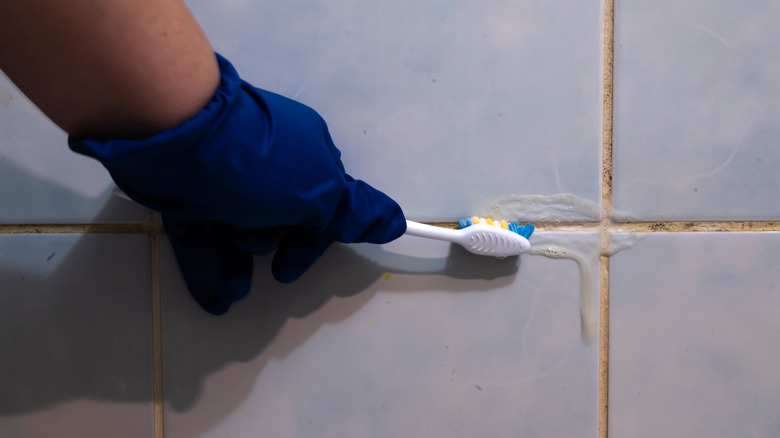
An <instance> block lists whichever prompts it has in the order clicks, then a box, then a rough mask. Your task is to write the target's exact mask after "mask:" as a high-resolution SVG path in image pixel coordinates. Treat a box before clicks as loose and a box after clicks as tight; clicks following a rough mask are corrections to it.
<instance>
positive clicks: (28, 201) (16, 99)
mask: <svg viewBox="0 0 780 438" xmlns="http://www.w3.org/2000/svg"><path fill="white" fill-rule="evenodd" d="M113 187H114V183H113V181H112V180H111V177H110V176H109V174H108V172H107V171H106V170H105V169H104V168H103V167H102V166H101V165H100V163H98V162H97V161H95V160H93V159H91V158H87V157H84V156H82V155H78V154H76V153H74V152H71V150H70V149H68V143H67V135H66V134H65V133H64V132H63V131H62V130H60V129H59V128H58V127H57V126H56V125H54V124H53V123H52V122H50V121H49V120H48V119H47V118H46V117H45V116H44V115H43V114H42V113H41V112H40V111H39V110H38V109H37V108H36V107H35V106H33V105H32V104H31V103H30V101H29V100H28V99H27V98H26V97H25V96H24V95H23V94H21V93H20V92H19V90H17V89H16V88H15V87H14V86H13V84H11V82H10V81H9V80H8V79H7V78H6V77H5V76H3V75H2V73H0V205H2V208H0V223H3V224H9V223H12V224H16V223H92V222H143V221H145V220H146V219H147V217H148V210H147V209H146V208H144V207H141V206H140V205H138V204H135V203H133V202H129V201H126V200H124V199H119V198H116V197H114V196H112V194H111V192H112V189H113Z"/></svg>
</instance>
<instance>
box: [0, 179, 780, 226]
mask: <svg viewBox="0 0 780 438" xmlns="http://www.w3.org/2000/svg"><path fill="white" fill-rule="evenodd" d="M602 190H603V189H602ZM602 198H603V196H602ZM602 202H603V199H602ZM602 214H604V213H603V211H602ZM425 223H427V224H429V225H436V226H439V227H443V228H457V227H458V223H457V222H425ZM534 226H535V227H536V230H537V231H541V232H556V231H557V232H591V233H593V232H601V231H605V230H606V231H607V232H609V233H699V232H780V221H778V220H771V221H762V220H748V221H739V220H733V221H640V222H614V221H611V220H605V221H601V222H561V223H549V222H540V223H536V222H534ZM0 234H165V230H164V229H163V227H162V224H161V223H160V222H146V223H116V224H0Z"/></svg>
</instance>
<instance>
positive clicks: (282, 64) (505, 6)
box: [188, 0, 603, 220]
mask: <svg viewBox="0 0 780 438" xmlns="http://www.w3.org/2000/svg"><path fill="white" fill-rule="evenodd" d="M188 4H189V5H190V7H191V8H192V10H193V13H194V14H195V15H196V17H197V18H198V19H199V21H200V22H201V23H202V25H203V26H204V28H205V30H206V33H207V34H208V36H209V38H210V39H211V41H212V43H213V44H214V47H215V49H216V50H217V51H219V52H221V53H222V54H224V55H225V56H226V57H227V58H228V59H230V60H231V61H232V62H233V63H234V64H235V66H236V68H237V69H238V71H239V73H240V74H241V75H242V77H244V78H245V79H246V80H248V81H249V82H251V83H253V84H254V85H255V86H258V87H260V88H265V89H268V90H270V91H274V92H277V93H280V94H283V95H286V96H288V97H291V98H293V99H297V100H299V101H302V102H303V103H306V104H308V105H310V106H312V107H313V108H314V109H316V110H317V111H318V112H319V113H320V114H322V116H323V117H324V118H325V120H326V121H328V124H329V127H330V130H331V133H332V135H333V138H334V140H335V142H336V144H337V145H338V147H339V148H340V149H341V151H342V152H343V161H344V164H345V165H346V168H347V170H348V172H350V173H351V174H353V176H355V177H356V178H360V179H364V180H366V181H367V182H368V183H370V184H372V185H373V186H375V187H376V188H378V189H380V190H382V191H385V192H386V193H387V194H388V195H390V196H391V197H393V198H394V199H396V200H397V201H398V202H399V204H400V205H401V206H402V207H403V208H404V210H405V212H406V213H407V215H409V216H410V217H413V218H415V219H418V220H454V219H457V218H458V217H464V216H470V215H472V214H480V213H481V212H483V211H485V210H486V209H488V208H490V207H491V206H492V204H493V203H494V202H497V201H498V200H499V199H502V198H504V197H506V196H512V195H531V194H534V195H536V194H541V195H551V194H556V193H572V194H574V195H576V196H578V197H580V198H583V199H586V200H588V201H590V202H592V203H598V202H599V200H600V195H599V193H600V153H601V129H602V127H601V108H602V101H601V85H602V79H601V74H600V72H601V65H602V63H601V48H602V46H603V42H602V31H601V25H600V22H601V4H600V2H598V1H585V2H583V1H572V0H569V1H558V2H537V1H531V0H520V1H514V2H503V1H486V2H485V1H483V2H446V1H422V2H421V1H419V0H402V1H379V2H371V3H360V2H351V1H323V0H306V1H298V2H284V3H268V2H247V1H241V0H228V1H225V2H211V1H203V0H193V1H189V2H188ZM586 218H587V217H585V216H580V217H579V218H578V219H586ZM512 219H514V218H512ZM550 219H555V218H553V217H551V218H550Z"/></svg>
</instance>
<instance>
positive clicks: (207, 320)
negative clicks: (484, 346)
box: [163, 244, 520, 421]
mask: <svg viewBox="0 0 780 438" xmlns="http://www.w3.org/2000/svg"><path fill="white" fill-rule="evenodd" d="M166 252H167V254H166ZM163 260H164V261H163V266H164V267H167V268H168V272H166V269H165V268H164V277H163V292H164V294H163V300H164V307H163V309H164V330H165V331H164V345H165V346H166V347H165V350H164V363H165V370H166V374H165V395H166V399H167V401H168V403H170V405H171V406H172V407H173V409H174V410H175V411H177V412H184V411H187V410H189V409H190V408H192V407H193V406H194V405H197V403H198V400H199V399H200V398H201V396H202V395H203V393H204V382H205V380H206V377H207V376H208V375H209V374H212V373H214V372H216V371H217V370H219V369H221V368H224V367H225V366H227V365H229V364H230V363H233V362H249V361H252V362H253V365H252V367H251V368H252V373H253V374H254V375H253V376H251V377H250V376H247V377H248V378H254V377H256V376H257V375H259V374H260V373H261V372H262V370H263V368H264V367H265V366H266V364H267V363H268V361H269V360H271V359H273V358H282V357H285V356H287V355H289V354H291V353H292V352H293V351H295V350H296V348H298V347H299V346H301V345H302V344H303V343H305V342H306V341H307V340H308V339H310V338H311V337H312V336H313V334H314V333H315V332H316V331H317V330H319V329H320V328H321V327H322V326H324V325H326V324H330V323H335V322H338V321H342V320H346V319H347V318H348V317H350V316H351V315H353V314H355V313H356V312H358V311H359V310H360V309H361V308H363V307H364V306H365V305H366V304H367V303H368V302H369V301H371V299H372V298H373V297H374V295H375V294H376V292H377V288H376V287H375V286H374V285H375V283H377V281H379V280H380V279H382V278H387V276H388V275H393V274H402V275H419V276H421V277H420V278H419V280H420V281H399V282H386V283H382V287H381V290H382V292H391V293H416V292H424V291H441V292H450V293H461V292H480V291H488V290H491V289H496V288H501V287H505V286H508V285H511V284H512V282H513V281H514V279H515V277H516V275H517V273H518V268H519V265H520V261H519V258H518V257H510V258H506V259H503V260H498V259H495V258H487V257H481V256H477V255H474V254H471V253H469V252H468V251H466V250H465V249H463V248H462V247H460V246H458V245H454V244H453V245H451V246H450V248H449V254H448V256H447V257H441V256H439V257H432V258H425V257H415V256H409V255H402V254H398V253H393V252H390V251H387V250H385V249H383V247H381V246H375V245H334V246H333V247H331V248H330V249H329V250H328V252H327V253H326V254H325V256H324V257H323V258H322V259H320V260H319V261H318V262H317V263H316V264H315V265H314V266H313V267H312V269H311V270H310V271H309V272H307V273H306V274H305V275H304V276H303V277H302V278H301V279H299V280H298V281H296V282H295V283H292V284H288V285H282V284H279V283H276V282H275V281H274V280H273V279H272V278H271V275H270V267H269V266H270V260H271V257H270V256H263V257H257V258H256V262H255V279H254V282H253V285H252V291H251V292H250V294H249V296H248V297H247V298H245V299H244V300H242V301H239V302H237V303H234V305H233V307H232V308H231V309H230V310H229V311H228V313H227V314H225V315H224V316H221V317H213V316H210V315H206V314H205V312H203V311H200V309H197V308H196V307H197V305H196V304H195V303H194V301H193V300H192V299H190V298H189V297H188V296H186V294H187V292H186V290H185V289H184V286H183V281H182V280H181V278H180V276H179V273H178V270H175V272H174V273H173V274H171V273H170V270H171V269H172V268H175V264H174V263H175V262H174V260H173V256H172V255H171V252H170V251H164V253H163ZM380 261H381V262H380ZM166 274H169V275H167V276H166ZM447 279H452V280H456V281H447ZM462 280H477V281H462ZM478 280H482V281H478ZM335 297H340V298H347V297H352V298H351V299H346V300H340V301H339V304H338V306H327V310H326V311H324V312H318V310H320V309H322V308H323V307H324V306H325V304H326V303H327V302H328V301H329V300H331V299H333V298H335ZM185 300H189V305H185V303H183V301H185ZM293 319H299V320H298V321H296V324H295V328H294V329H290V328H289V327H290V326H289V322H290V321H291V320H293ZM397 322H398V321H396V323H397ZM286 325H287V328H286V329H285V336H284V340H282V341H280V340H279V339H278V335H279V333H280V331H281V329H282V328H283V327H285V326H286ZM291 330H292V331H291ZM272 343H273V344H274V345H273V348H272V349H269V346H270V345H271V344H272ZM269 351H270V353H269ZM231 383H238V382H236V381H233V382H231ZM228 392H229V393H230V399H229V400H228V399H224V398H222V399H221V402H220V404H219V408H218V409H219V410H220V411H221V413H222V415H218V414H217V413H215V412H211V414H214V415H213V417H211V418H210V419H211V420H213V421H218V420H219V419H220V418H222V416H223V415H228V414H229V413H230V412H231V411H232V410H233V409H235V408H237V407H238V406H240V405H241V403H242V401H243V400H244V399H245V398H246V397H247V396H248V395H249V393H250V392H251V385H236V386H235V387H234V388H231V389H230V390H229V391H228Z"/></svg>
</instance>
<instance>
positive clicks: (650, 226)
mask: <svg viewBox="0 0 780 438" xmlns="http://www.w3.org/2000/svg"><path fill="white" fill-rule="evenodd" d="M428 224H430V225H436V226H439V227H444V228H457V227H458V224H457V223H456V222H429V223H428ZM534 225H535V226H536V230H537V231H541V232H555V231H557V232H600V231H604V230H605V231H607V232H610V233H688V232H690V233H695V232H740V231H741V232H757V231H780V220H774V221H647V222H608V221H604V222H561V223H549V222H541V223H538V224H534Z"/></svg>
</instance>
